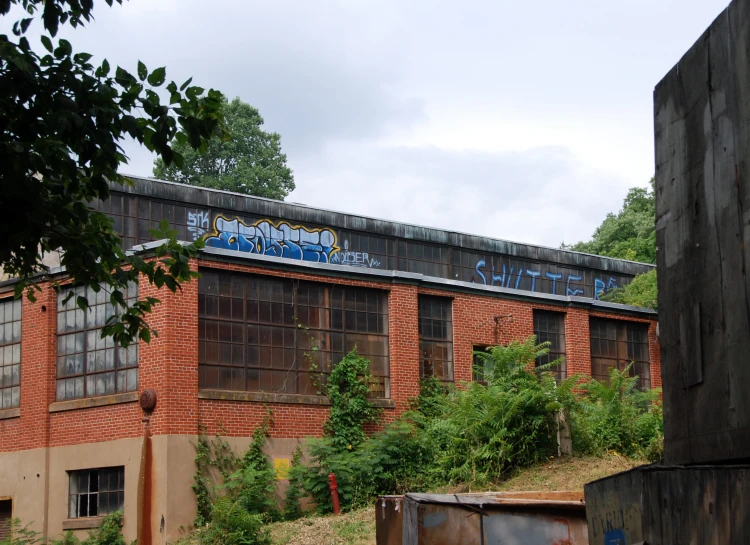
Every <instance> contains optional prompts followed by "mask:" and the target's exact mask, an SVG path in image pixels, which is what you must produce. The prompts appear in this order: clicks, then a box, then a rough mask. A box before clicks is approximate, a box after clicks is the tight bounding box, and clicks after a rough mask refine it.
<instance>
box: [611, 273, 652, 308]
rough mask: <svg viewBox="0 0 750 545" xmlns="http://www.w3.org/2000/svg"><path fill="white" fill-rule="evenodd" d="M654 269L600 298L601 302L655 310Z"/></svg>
mask: <svg viewBox="0 0 750 545" xmlns="http://www.w3.org/2000/svg"><path fill="white" fill-rule="evenodd" d="M656 296H657V289H656V269H654V270H653V271H649V272H647V273H643V274H639V275H638V276H636V277H635V278H633V281H632V282H631V283H630V284H626V285H625V287H622V288H617V289H614V290H611V291H608V292H607V293H605V294H603V295H602V296H601V299H602V301H609V302H611V303H622V304H623V305H631V306H634V307H645V308H652V309H654V310H656V303H657V300H656Z"/></svg>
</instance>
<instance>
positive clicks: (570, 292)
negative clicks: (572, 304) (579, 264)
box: [565, 274, 583, 296]
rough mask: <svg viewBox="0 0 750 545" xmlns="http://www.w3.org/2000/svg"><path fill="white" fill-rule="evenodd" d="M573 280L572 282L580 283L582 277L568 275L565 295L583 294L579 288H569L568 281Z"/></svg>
mask: <svg viewBox="0 0 750 545" xmlns="http://www.w3.org/2000/svg"><path fill="white" fill-rule="evenodd" d="M571 280H573V281H574V282H580V281H581V280H583V277H582V276H575V275H572V274H569V275H568V281H567V282H566V283H565V295H574V296H575V295H579V294H582V293H583V290H582V289H581V288H571V287H570V281H571Z"/></svg>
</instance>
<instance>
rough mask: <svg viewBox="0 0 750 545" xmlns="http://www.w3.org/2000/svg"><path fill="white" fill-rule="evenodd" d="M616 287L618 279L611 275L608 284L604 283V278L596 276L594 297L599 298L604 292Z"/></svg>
mask: <svg viewBox="0 0 750 545" xmlns="http://www.w3.org/2000/svg"><path fill="white" fill-rule="evenodd" d="M616 288H617V280H616V279H615V278H613V277H611V276H610V277H609V280H608V281H607V283H606V284H605V283H604V280H601V279H600V278H594V299H597V300H598V299H599V297H600V296H601V295H602V294H603V293H606V292H608V291H609V290H613V289H616Z"/></svg>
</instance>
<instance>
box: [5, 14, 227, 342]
mask: <svg viewBox="0 0 750 545" xmlns="http://www.w3.org/2000/svg"><path fill="white" fill-rule="evenodd" d="M104 2H106V3H107V5H109V6H112V5H113V4H114V3H115V2H117V3H118V4H122V0H104ZM93 4H94V2H93V0H0V15H2V16H7V15H8V13H9V12H10V10H11V8H13V7H14V6H17V7H20V8H22V9H23V15H22V17H23V18H21V19H19V20H17V21H15V24H14V25H13V35H12V36H8V35H5V34H3V35H0V157H2V161H0V233H2V234H3V235H2V236H1V237H0V267H1V268H2V270H3V272H4V274H6V275H9V276H12V277H15V278H16V279H17V283H16V296H17V297H20V296H21V295H22V294H23V293H24V292H26V294H27V296H28V297H29V298H30V299H33V298H34V292H35V288H36V289H38V286H37V283H38V282H39V281H40V280H42V279H44V280H46V279H45V278H43V277H42V276H41V275H43V274H44V273H46V272H48V270H49V269H48V266H47V265H46V264H45V256H46V255H47V254H49V253H52V252H56V251H60V255H61V265H62V266H64V267H65V269H66V273H67V275H68V276H69V277H71V278H72V279H73V280H74V282H75V283H76V284H77V285H84V286H90V287H91V288H92V289H93V290H94V291H99V290H100V289H102V288H104V289H106V290H107V291H108V292H109V294H110V301H111V302H112V303H113V304H115V305H117V306H118V307H120V309H121V310H120V311H118V312H117V313H116V314H115V317H114V318H113V321H111V322H110V323H109V324H108V326H107V328H105V334H108V335H113V336H114V338H115V340H116V341H117V342H119V343H120V344H127V343H128V342H130V340H132V339H133V338H136V337H140V338H142V339H144V340H148V339H149V338H150V336H151V332H152V330H151V329H150V328H149V326H148V324H147V322H146V321H145V319H144V317H145V315H146V313H148V312H149V311H150V310H151V308H152V306H153V305H154V304H155V303H157V302H158V300H157V299H154V298H146V299H144V300H140V301H137V302H136V303H134V304H132V305H127V304H126V302H125V300H124V298H123V290H124V289H125V288H126V287H127V285H128V283H129V282H132V281H134V280H136V279H137V277H138V275H139V274H143V275H145V276H146V277H147V278H148V279H149V281H150V282H152V283H153V284H155V285H156V286H158V287H161V286H167V287H168V288H169V289H170V290H172V291H175V290H177V289H179V287H180V282H183V281H186V280H189V279H190V278H192V277H193V276H195V274H196V273H193V272H191V271H190V270H189V266H188V258H189V257H190V256H192V255H195V252H196V251H197V249H198V248H199V245H190V246H180V245H179V244H177V241H176V239H175V237H176V231H173V230H170V229H169V228H168V225H166V224H162V225H161V226H160V229H159V230H158V233H157V234H158V235H159V236H160V237H164V238H167V239H169V241H168V242H167V243H166V244H164V245H163V246H162V247H161V248H160V249H159V250H157V251H156V254H157V258H158V259H157V260H151V261H148V262H146V261H144V260H143V259H142V258H141V257H139V256H134V255H126V254H125V253H124V252H123V250H122V247H121V241H120V239H119V237H118V236H117V235H116V234H115V233H113V231H112V224H111V220H110V219H108V218H107V217H106V216H105V215H104V214H102V213H99V212H97V211H95V210H92V209H91V208H89V206H88V204H89V203H90V202H91V201H92V200H94V199H107V198H108V197H109V186H108V183H107V182H108V181H112V182H117V183H120V184H127V183H128V181H127V180H126V179H125V178H124V177H123V176H121V175H120V174H118V172H117V170H118V167H119V166H120V165H121V164H123V163H127V160H128V159H127V157H126V156H125V153H124V150H123V148H122V146H121V143H122V141H123V140H124V139H125V138H127V137H131V138H133V139H135V140H136V141H138V142H139V143H141V144H142V145H144V146H146V148H148V149H149V150H151V151H153V152H155V153H156V154H157V155H158V156H159V157H160V158H161V159H162V160H163V161H164V163H165V164H167V165H171V164H176V165H181V164H182V163H183V158H182V156H181V154H180V152H179V151H178V150H175V149H174V148H173V145H172V143H173V142H178V143H180V145H181V146H182V148H181V149H184V148H185V147H188V148H203V149H205V148H206V141H207V139H208V138H210V137H217V138H221V137H223V135H224V134H225V133H224V128H223V127H224V125H223V118H222V95H221V93H219V92H218V91H215V90H210V91H208V92H207V93H205V91H204V89H202V88H201V87H197V86H191V85H190V83H191V80H190V79H188V80H187V81H185V82H184V83H183V84H182V85H181V86H178V84H177V83H175V82H174V81H172V82H170V83H168V84H167V85H166V86H165V85H164V84H165V82H166V70H165V69H164V68H163V67H162V68H157V69H155V70H153V71H149V70H148V69H147V68H146V66H145V65H144V64H143V63H141V62H139V63H138V66H137V72H136V75H133V74H131V73H130V72H128V71H127V70H125V69H124V68H121V67H117V68H116V69H115V70H112V68H111V67H110V65H109V63H108V62H107V61H106V59H105V60H103V61H102V62H101V63H100V64H99V65H98V66H94V65H93V64H92V63H91V59H92V55H90V54H88V53H74V51H73V47H72V45H71V44H70V42H69V41H67V40H64V39H59V40H56V39H55V36H56V35H57V32H58V29H59V27H60V26H61V25H65V24H69V25H71V26H72V27H74V28H75V27H78V26H83V25H84V24H85V23H87V22H90V21H91V19H92V17H93V13H92V12H93ZM35 21H36V22H37V23H36V24H39V23H41V24H42V26H43V31H42V35H41V47H40V48H38V49H39V50H40V51H42V54H41V56H40V54H37V53H36V52H35V51H34V50H33V49H32V47H31V44H30V43H29V40H28V39H27V38H26V36H25V34H26V32H27V30H28V29H29V27H30V26H31V25H32V24H33V23H34V22H35ZM163 86H164V87H165V88H166V91H167V95H168V96H169V103H168V104H164V103H162V100H161V98H160V95H159V94H158V93H157V90H158V89H159V88H162V87H163ZM68 294H69V297H70V296H72V294H73V292H72V291H68ZM77 304H78V305H79V306H80V307H81V308H82V309H86V308H88V300H87V298H86V297H78V298H77Z"/></svg>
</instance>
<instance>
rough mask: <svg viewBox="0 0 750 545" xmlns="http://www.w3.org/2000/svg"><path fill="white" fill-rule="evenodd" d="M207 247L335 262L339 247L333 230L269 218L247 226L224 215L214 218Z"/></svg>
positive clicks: (303, 259)
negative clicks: (212, 230)
mask: <svg viewBox="0 0 750 545" xmlns="http://www.w3.org/2000/svg"><path fill="white" fill-rule="evenodd" d="M206 246H210V247H212V248H223V249H225V250H236V251H238V252H247V253H251V254H260V255H268V256H274V257H286V258H288V259H298V260H300V261H314V262H316V263H332V261H331V259H332V257H334V256H335V255H336V253H337V252H338V251H339V249H340V248H339V247H338V246H336V234H335V233H334V232H333V231H331V230H330V229H325V228H323V229H311V228H308V227H304V226H301V225H291V224H289V223H287V222H285V221H279V222H273V221H270V220H267V219H262V220H258V221H256V222H255V223H253V224H251V225H247V224H246V223H245V222H243V221H242V220H240V219H238V218H234V219H231V220H230V219H229V218H225V217H224V216H221V215H219V216H216V218H215V219H214V233H213V234H211V235H209V236H208V237H207V238H206Z"/></svg>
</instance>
